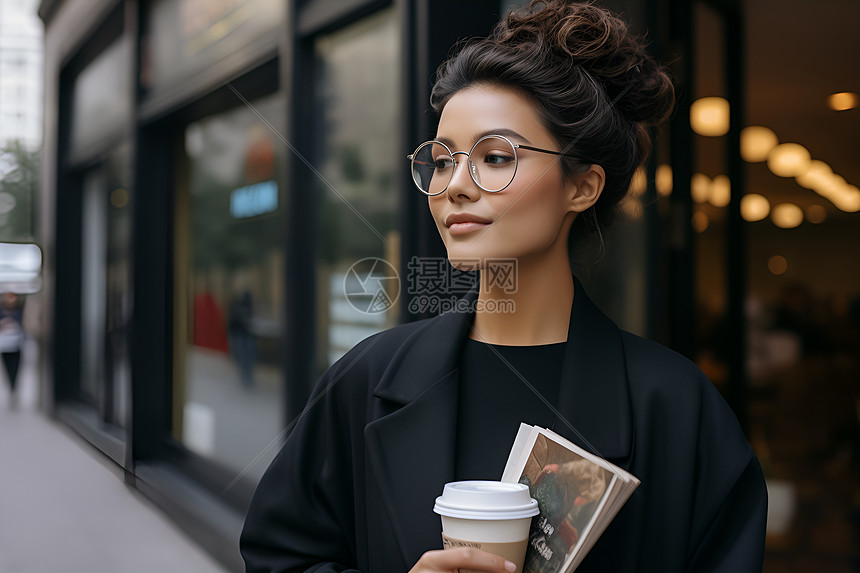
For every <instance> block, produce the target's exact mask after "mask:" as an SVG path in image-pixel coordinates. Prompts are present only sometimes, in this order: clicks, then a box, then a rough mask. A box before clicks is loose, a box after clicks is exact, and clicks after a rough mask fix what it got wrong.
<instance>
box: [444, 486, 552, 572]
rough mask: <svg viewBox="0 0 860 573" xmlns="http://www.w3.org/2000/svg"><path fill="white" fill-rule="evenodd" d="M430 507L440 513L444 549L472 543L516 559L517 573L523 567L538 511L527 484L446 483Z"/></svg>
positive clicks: (468, 545)
mask: <svg viewBox="0 0 860 573" xmlns="http://www.w3.org/2000/svg"><path fill="white" fill-rule="evenodd" d="M433 511H435V512H436V513H438V514H439V515H440V516H442V544H443V546H444V547H445V549H448V548H451V547H475V548H477V549H482V550H484V551H487V552H489V553H493V554H495V555H499V556H500V557H504V558H505V559H507V560H508V561H511V562H513V563H515V564H516V565H517V569H516V573H520V572H521V571H522V568H523V561H524V560H525V555H526V547H527V545H528V538H529V528H530V526H531V521H532V517H533V516H535V515H537V514H538V513H540V510H539V509H538V503H537V501H535V500H534V499H532V498H531V496H530V495H529V488H528V487H527V486H525V485H523V484H518V483H504V482H499V481H460V482H452V483H448V484H445V488H444V490H443V491H442V495H441V496H439V497H437V498H436V505H435V506H434V507H433ZM471 571H472V570H471V569H461V570H460V573H471Z"/></svg>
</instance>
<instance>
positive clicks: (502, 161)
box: [484, 153, 514, 167]
mask: <svg viewBox="0 0 860 573" xmlns="http://www.w3.org/2000/svg"><path fill="white" fill-rule="evenodd" d="M513 162H514V158H513V157H512V156H511V155H508V154H506V153H488V154H487V155H485V156H484V163H486V164H487V165H496V166H499V167H504V166H507V165H510V164H511V163H513Z"/></svg>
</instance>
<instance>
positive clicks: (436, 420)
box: [364, 281, 633, 568]
mask: <svg viewBox="0 0 860 573" xmlns="http://www.w3.org/2000/svg"><path fill="white" fill-rule="evenodd" d="M575 289H576V290H575V296H574V302H573V308H572V309H571V318H570V326H569V330H568V340H567V345H566V347H565V355H564V363H563V366H562V380H561V384H560V390H559V400H558V404H557V409H558V411H559V413H560V414H561V415H562V417H563V419H564V426H565V427H559V428H557V430H558V431H559V433H561V434H562V435H564V436H565V437H567V438H568V439H570V440H571V441H573V442H575V443H577V444H578V445H580V446H582V447H583V448H585V449H587V450H589V451H591V452H593V453H595V454H597V455H599V456H601V457H603V458H606V459H611V460H613V461H615V462H616V463H621V465H626V464H624V463H623V461H624V460H626V459H628V458H629V457H630V455H631V450H632V428H633V426H632V419H631V409H630V398H629V392H628V388H627V376H626V368H625V360H624V350H623V346H622V343H621V333H620V331H619V330H618V328H617V327H616V326H615V324H613V323H612V321H610V320H609V319H608V318H607V317H606V316H605V315H603V313H601V312H600V311H599V310H598V309H597V307H596V306H594V304H593V303H592V302H591V300H590V299H589V298H588V296H587V295H586V294H585V290H584V288H583V287H582V285H581V284H580V283H579V282H578V281H577V282H576V285H575ZM476 297H477V293H476V292H473V293H471V294H470V295H469V296H468V297H467V301H469V302H471V301H474V299H475V298H476ZM467 308H472V305H467ZM473 318H474V315H473V314H469V313H465V314H464V313H456V312H451V313H446V314H443V315H441V316H439V317H437V318H435V319H431V320H429V321H427V322H426V323H425V324H424V325H423V326H422V327H421V328H418V329H417V330H416V331H414V332H413V333H412V335H411V336H410V337H409V338H407V339H406V340H404V342H403V344H402V345H401V346H400V348H399V349H398V350H397V352H396V353H395V355H394V356H393V357H392V358H391V360H390V363H389V365H388V366H387V368H386V370H385V372H384V374H383V375H382V377H381V379H380V381H379V383H378V384H377V386H376V389H375V390H374V396H375V397H376V398H379V399H382V400H384V401H386V402H388V403H393V404H394V405H395V407H396V406H400V407H399V408H398V409H396V410H395V411H394V412H393V413H391V414H388V415H385V416H383V417H381V418H379V419H377V420H375V421H374V422H372V423H370V424H368V426H367V427H366V428H365V432H364V434H365V442H366V445H367V453H368V462H369V464H368V475H367V478H368V479H369V480H371V479H372V480H374V481H375V482H376V483H377V484H378V486H379V492H380V493H379V495H380V497H381V500H382V506H383V508H382V510H383V511H384V513H385V515H386V517H387V520H388V521H389V522H390V523H391V526H392V527H391V529H390V530H391V531H393V532H394V533H393V534H394V536H395V537H396V541H397V545H398V546H399V549H400V553H401V556H402V558H403V562H404V565H406V566H407V568H408V566H411V565H412V564H413V563H414V560H415V559H417V557H418V556H420V555H421V554H422V553H423V552H424V551H426V550H427V549H428V548H431V547H438V546H440V544H441V538H440V523H439V520H438V519H437V518H436V516H435V514H433V513H432V507H433V503H434V501H435V498H436V497H437V496H438V495H440V494H441V493H442V486H443V485H444V484H445V483H446V482H449V481H451V480H452V479H453V478H454V459H455V439H456V436H455V433H456V429H457V428H456V425H457V395H458V382H459V357H460V349H461V348H462V346H463V343H464V340H465V338H466V337H467V336H468V333H469V328H470V326H471V324H472V319H473ZM369 509H371V510H373V511H379V509H378V508H369ZM373 546H374V544H373V543H371V547H373ZM377 547H378V546H377Z"/></svg>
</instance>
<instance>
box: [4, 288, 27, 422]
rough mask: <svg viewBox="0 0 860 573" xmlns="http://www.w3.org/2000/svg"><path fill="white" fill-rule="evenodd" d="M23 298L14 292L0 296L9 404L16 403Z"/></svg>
mask: <svg viewBox="0 0 860 573" xmlns="http://www.w3.org/2000/svg"><path fill="white" fill-rule="evenodd" d="M23 315H24V300H23V299H22V298H21V297H19V296H18V295H17V294H16V293H14V292H4V293H3V295H2V298H0V354H2V356H3V366H4V367H5V368H6V374H7V376H8V377H9V390H10V397H9V404H10V407H11V408H13V409H14V408H15V407H16V405H17V397H16V395H15V382H16V380H17V379H18V366H19V365H20V364H21V346H22V343H23V341H24V326H23V320H22V319H23Z"/></svg>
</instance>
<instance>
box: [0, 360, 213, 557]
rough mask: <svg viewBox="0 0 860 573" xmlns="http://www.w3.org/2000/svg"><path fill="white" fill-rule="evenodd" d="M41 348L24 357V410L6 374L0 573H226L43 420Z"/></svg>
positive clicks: (116, 474)
mask: <svg viewBox="0 0 860 573" xmlns="http://www.w3.org/2000/svg"><path fill="white" fill-rule="evenodd" d="M28 350H30V352H28ZM34 350H35V348H34V347H30V348H25V351H24V356H23V364H22V369H21V373H20V375H19V380H18V384H19V388H18V393H19V396H18V398H19V405H18V408H17V410H14V411H11V410H10V409H9V391H8V388H9V386H8V381H7V380H6V375H5V371H2V373H1V374H0V380H2V382H0V571H1V572H3V573H52V572H55V571H56V572H63V573H102V572H105V573H108V572H109V573H152V572H153V571H159V572H162V571H163V572H168V573H172V572H177V573H179V572H182V573H185V572H193V573H225V569H223V568H222V567H220V566H219V565H218V564H217V563H216V562H215V561H213V560H212V558H210V557H209V556H208V555H207V554H206V553H205V552H204V551H203V550H202V549H200V548H199V547H198V546H197V545H195V544H194V543H193V542H192V541H191V540H190V539H189V538H188V537H187V536H186V535H185V534H184V533H183V532H182V531H181V530H179V529H178V528H177V527H176V526H174V525H173V523H172V522H170V521H169V520H168V519H167V517H166V516H164V514H163V513H161V511H160V510H158V509H157V508H155V507H154V506H153V505H152V504H151V503H150V502H149V501H148V500H147V499H146V498H144V497H143V496H142V495H141V494H140V493H138V492H137V491H135V490H134V489H132V488H129V487H127V486H126V485H125V484H124V482H123V479H122V472H121V470H120V469H119V467H117V466H116V465H115V464H114V463H113V462H112V461H110V460H109V459H107V458H106V457H105V456H104V455H103V454H101V452H98V451H97V450H95V449H94V448H93V447H92V446H90V444H88V443H87V442H85V441H83V440H82V439H81V438H79V437H78V436H77V435H76V434H74V433H73V432H72V431H70V430H68V429H67V428H65V427H64V426H62V425H60V424H57V423H55V422H53V421H51V420H49V419H47V418H45V417H44V416H43V415H42V414H41V413H40V412H38V410H37V406H36V405H37V403H38V401H39V400H38V386H39V385H38V377H37V372H36V367H35V362H34V358H35V356H34V354H35V352H33V351H34ZM27 354H29V357H28V356H27ZM0 370H2V369H0Z"/></svg>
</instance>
